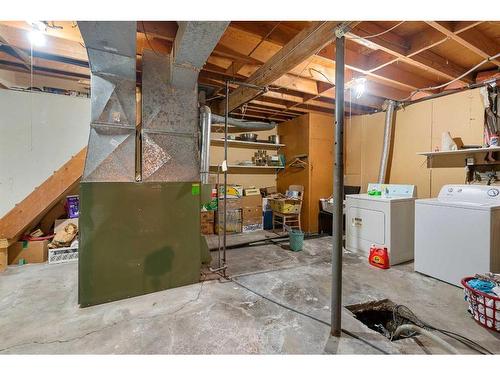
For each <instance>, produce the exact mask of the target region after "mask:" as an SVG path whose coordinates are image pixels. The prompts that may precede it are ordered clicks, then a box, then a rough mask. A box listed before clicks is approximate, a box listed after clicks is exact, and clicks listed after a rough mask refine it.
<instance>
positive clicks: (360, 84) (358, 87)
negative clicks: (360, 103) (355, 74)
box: [352, 77, 366, 99]
mask: <svg viewBox="0 0 500 375" xmlns="http://www.w3.org/2000/svg"><path fill="white" fill-rule="evenodd" d="M352 88H353V89H354V95H355V96H356V99H359V98H361V96H363V94H364V92H365V91H366V78H364V77H362V78H356V79H355V81H354V84H353V86H352Z"/></svg>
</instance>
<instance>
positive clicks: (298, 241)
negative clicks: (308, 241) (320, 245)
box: [288, 229, 304, 251]
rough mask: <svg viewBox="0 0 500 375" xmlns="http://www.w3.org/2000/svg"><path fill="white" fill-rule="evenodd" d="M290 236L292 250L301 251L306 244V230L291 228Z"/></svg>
mask: <svg viewBox="0 0 500 375" xmlns="http://www.w3.org/2000/svg"><path fill="white" fill-rule="evenodd" d="M288 236H289V237H290V249H291V250H292V251H301V250H302V246H303V245H304V232H302V231H300V230H295V229H294V230H291V231H290V232H289V233H288Z"/></svg>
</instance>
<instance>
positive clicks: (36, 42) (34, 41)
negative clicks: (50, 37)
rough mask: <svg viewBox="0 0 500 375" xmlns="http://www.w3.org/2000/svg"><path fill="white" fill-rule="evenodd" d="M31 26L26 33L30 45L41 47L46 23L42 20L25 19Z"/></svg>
mask: <svg viewBox="0 0 500 375" xmlns="http://www.w3.org/2000/svg"><path fill="white" fill-rule="evenodd" d="M26 23H27V24H28V25H30V26H31V28H32V30H31V31H30V32H29V33H28V39H29V40H30V42H31V45H33V46H37V47H41V46H44V45H45V34H44V32H45V31H47V24H46V23H45V22H42V21H26Z"/></svg>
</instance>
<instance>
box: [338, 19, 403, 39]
mask: <svg viewBox="0 0 500 375" xmlns="http://www.w3.org/2000/svg"><path fill="white" fill-rule="evenodd" d="M404 22H405V21H401V22H399V23H398V24H396V25H394V26H392V27H391V28H389V29H387V30H385V31H382V32H380V33H377V34H373V35H367V36H352V37H351V36H349V37H347V39H350V40H353V39H372V38H376V37H377V36H381V35H384V34H387V33H388V32H390V31H392V30H394V29H395V28H396V27H398V26H400V25H401V24H403V23H404Z"/></svg>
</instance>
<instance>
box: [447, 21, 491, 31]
mask: <svg viewBox="0 0 500 375" xmlns="http://www.w3.org/2000/svg"><path fill="white" fill-rule="evenodd" d="M482 23H484V21H456V22H452V25H453V32H454V33H455V34H460V33H461V32H462V31H466V30H469V29H472V28H473V27H476V26H477V25H480V24H482Z"/></svg>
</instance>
